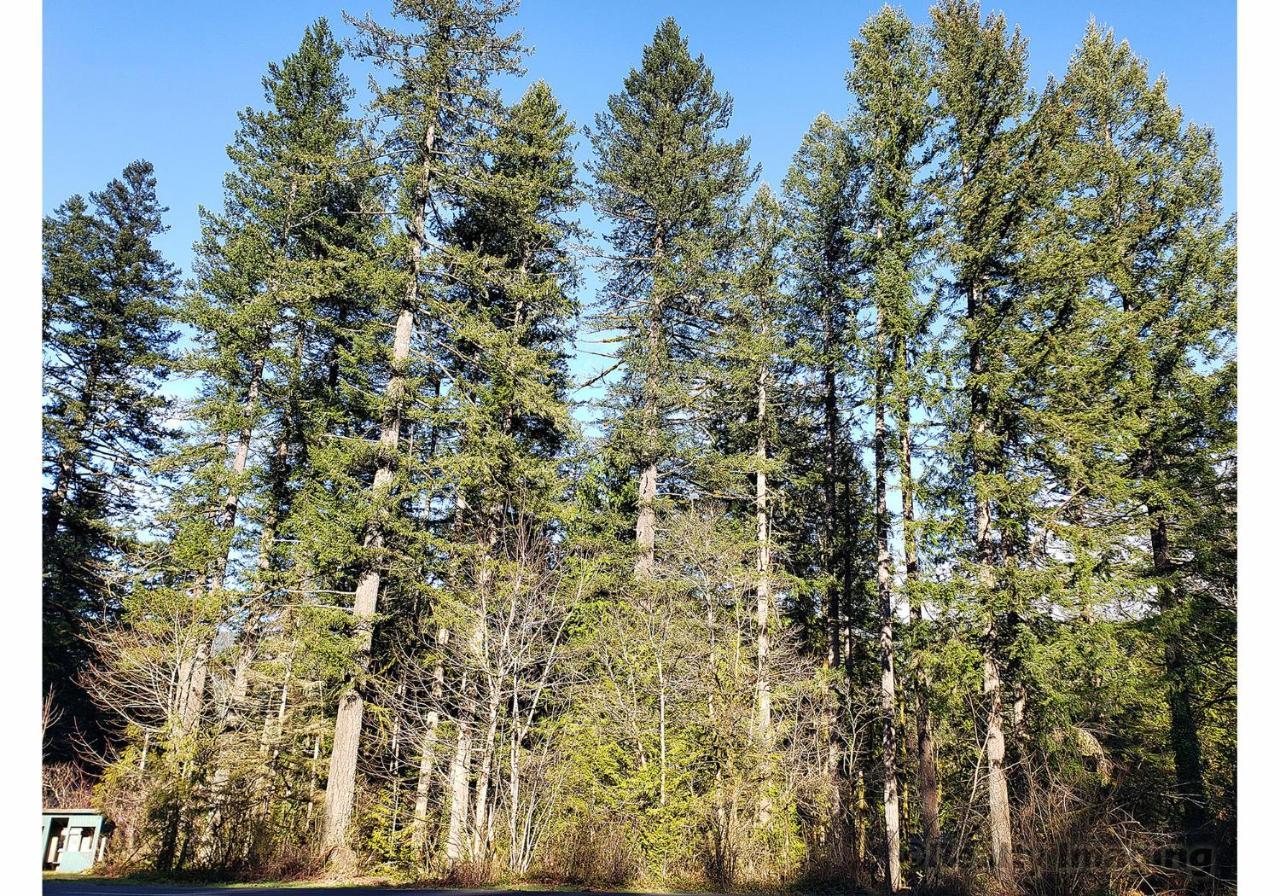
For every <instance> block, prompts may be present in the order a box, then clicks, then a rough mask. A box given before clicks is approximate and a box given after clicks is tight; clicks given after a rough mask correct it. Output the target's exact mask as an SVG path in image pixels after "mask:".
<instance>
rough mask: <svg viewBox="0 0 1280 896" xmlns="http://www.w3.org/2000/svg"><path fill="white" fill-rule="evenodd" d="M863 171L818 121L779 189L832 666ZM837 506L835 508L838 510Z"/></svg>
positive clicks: (844, 563)
mask: <svg viewBox="0 0 1280 896" xmlns="http://www.w3.org/2000/svg"><path fill="white" fill-rule="evenodd" d="M865 177H866V168H865V165H863V164H862V161H861V160H860V159H859V158H858V156H857V151H856V149H855V147H854V146H853V143H852V141H851V140H850V137H849V134H848V132H847V130H846V129H845V128H844V127H843V126H841V125H838V124H837V123H836V122H834V121H832V119H831V118H830V117H829V116H827V115H826V114H823V115H819V116H818V117H817V118H816V119H815V120H814V122H813V124H812V125H810V127H809V130H808V132H807V133H806V134H805V137H804V139H803V141H802V142H801V145H800V148H799V150H798V151H797V152H796V156H795V159H794V161H793V163H792V166H791V168H790V170H789V171H788V173H787V177H786V180H785V181H784V183H783V190H784V192H783V200H784V203H785V206H786V209H787V218H788V230H789V233H790V239H789V243H788V245H789V252H788V255H789V257H788V267H789V276H790V278H791V280H792V281H793V289H794V290H795V292H796V311H797V313H796V315H795V319H794V320H793V321H791V323H790V327H789V329H791V330H793V331H794V332H795V333H796V334H797V336H798V337H799V338H800V339H801V340H802V343H801V344H802V345H804V346H807V347H808V350H809V354H811V355H812V357H811V358H810V359H808V362H807V366H810V367H813V368H815V369H816V371H817V375H818V378H819V381H818V383H817V384H816V387H815V390H814V391H815V393H816V395H815V397H814V399H813V402H814V404H815V405H816V413H817V417H818V422H817V429H818V434H819V438H818V439H817V440H816V441H817V444H816V445H815V454H816V456H815V458H814V459H815V461H816V464H815V466H816V467H817V468H818V469H820V470H821V480H822V481H821V483H820V489H821V496H822V502H823V509H824V513H823V514H822V520H821V522H820V523H819V525H818V540H819V541H820V543H821V544H822V545H823V549H822V556H821V557H818V558H815V560H816V561H817V562H816V564H815V565H816V567H817V569H816V571H817V572H818V574H819V575H820V576H821V577H822V578H824V579H825V591H826V598H825V609H824V614H825V623H824V629H825V639H824V640H825V643H826V653H827V663H828V665H829V666H830V667H832V668H837V667H839V665H840V663H841V659H842V654H843V653H845V652H846V651H845V650H844V648H843V646H842V643H843V640H844V632H843V629H842V625H841V617H842V613H843V614H847V613H848V612H849V608H848V607H847V606H845V608H844V609H843V610H842V604H843V605H847V604H848V603H849V598H850V596H851V594H852V592H853V581H852V578H851V571H852V570H853V569H855V568H857V563H856V558H855V557H854V556H853V553H854V546H853V545H852V544H851V543H850V542H851V531H850V530H851V528H852V527H851V526H850V524H849V520H850V516H851V515H853V514H856V511H855V510H853V509H852V508H850V507H849V506H848V503H847V495H848V491H849V488H848V483H847V482H846V479H847V475H846V473H845V472H844V471H845V470H847V469H848V468H849V466H850V465H856V464H857V463H858V461H857V460H856V459H855V457H854V452H853V450H852V448H851V446H850V445H849V444H848V437H847V433H848V431H849V430H848V426H847V422H848V411H847V410H846V409H845V407H844V405H845V404H846V403H847V402H848V399H849V395H848V392H849V387H848V385H847V383H846V382H845V381H846V379H847V376H848V368H849V362H848V357H849V352H848V347H849V344H850V341H851V339H852V338H853V335H854V333H853V330H852V318H853V314H854V309H853V303H852V299H853V297H854V296H853V294H854V291H855V283H856V277H857V275H858V273H859V272H861V271H862V261H861V259H860V258H859V255H858V253H857V252H856V251H854V247H853V233H854V229H855V227H856V226H857V221H858V217H857V215H858V199H859V197H860V195H861V194H862V189H863V185H864V183H865ZM842 498H843V499H844V500H843V503H842Z"/></svg>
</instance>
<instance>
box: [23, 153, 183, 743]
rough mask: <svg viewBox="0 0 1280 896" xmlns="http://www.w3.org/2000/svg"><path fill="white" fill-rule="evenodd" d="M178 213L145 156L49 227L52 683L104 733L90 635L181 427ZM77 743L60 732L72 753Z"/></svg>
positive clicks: (45, 593) (69, 711)
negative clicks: (167, 236) (174, 380)
mask: <svg viewBox="0 0 1280 896" xmlns="http://www.w3.org/2000/svg"><path fill="white" fill-rule="evenodd" d="M166 211H167V209H166V208H164V207H163V206H161V205H160V203H159V200H158V199H157V198H156V179H155V173H154V169H153V168H152V166H151V163H149V162H145V161H137V162H132V163H130V164H129V165H128V166H127V167H126V168H125V169H124V173H123V175H122V176H121V177H120V178H116V179H114V180H112V181H111V182H110V183H109V184H108V185H107V187H106V189H105V190H103V191H102V192H100V193H91V194H89V201H88V202H85V201H84V200H83V199H82V198H81V197H79V196H73V197H71V198H70V199H68V200H67V201H66V202H64V203H63V204H62V205H60V206H59V207H58V208H57V209H56V210H55V211H54V213H53V214H52V215H50V216H49V217H47V218H45V220H44V226H43V235H44V251H43V264H44V275H43V326H42V334H43V338H44V349H43V355H44V362H43V378H44V402H43V446H44V451H43V465H44V479H45V492H44V511H43V513H44V516H43V521H42V535H43V538H42V548H43V554H44V558H43V568H42V573H43V574H42V599H43V608H44V609H43V624H44V630H43V644H44V680H45V682H46V686H47V687H49V688H51V689H52V691H53V694H54V700H55V702H56V704H57V705H58V707H59V710H60V712H61V717H60V724H59V726H57V727H56V730H57V731H58V732H59V733H62V734H68V735H69V734H70V733H71V732H74V731H77V730H78V731H80V732H82V734H83V735H85V736H87V737H89V738H90V739H91V740H93V741H96V740H97V739H98V737H99V732H98V730H97V724H98V723H97V717H96V713H95V711H94V708H93V705H92V703H91V702H90V701H89V700H88V699H86V697H85V696H84V694H83V691H82V689H81V688H80V686H78V685H77V684H76V683H75V678H76V676H77V674H78V673H79V671H80V670H82V669H83V668H84V666H85V665H86V663H87V662H88V661H89V659H90V651H89V650H88V649H87V646H86V644H85V642H84V640H83V639H84V638H85V636H86V635H87V633H88V629H89V628H91V627H93V626H96V625H102V624H107V623H110V622H112V621H113V620H114V619H115V618H116V617H117V615H118V613H119V611H120V605H119V597H120V593H119V586H118V585H117V584H115V583H113V582H112V578H113V576H112V575H111V567H112V566H114V565H115V564H117V563H118V561H119V560H120V556H121V554H120V552H121V550H122V549H123V548H125V547H127V544H128V541H129V537H130V536H129V534H128V532H129V530H130V529H131V528H133V526H134V524H135V522H136V521H135V520H134V519H133V515H134V512H135V510H137V509H138V506H139V504H140V503H141V500H142V495H141V491H140V490H141V489H143V488H145V485H146V483H145V481H144V476H143V474H144V471H145V469H146V466H147V464H148V463H149V462H150V460H151V459H152V458H153V457H154V456H155V455H156V454H158V453H159V452H160V451H161V450H162V448H163V447H164V445H165V438H166V435H167V434H168V430H167V426H168V423H167V420H166V417H167V412H168V400H167V399H166V398H165V397H164V396H162V394H161V392H160V388H161V386H162V384H163V382H164V379H165V377H166V375H167V372H168V368H169V366H170V364H171V363H172V357H171V346H172V343H173V341H174V338H175V333H174V330H173V327H172V314H173V305H174V294H175V292H176V290H177V285H178V283H177V271H176V270H175V269H174V268H173V266H172V265H170V264H169V263H168V262H166V261H165V260H164V258H163V256H162V255H161V254H160V252H159V250H158V249H157V248H156V247H155V245H154V240H155V238H156V237H157V236H159V235H160V234H162V233H164V232H165V230H167V227H166V226H165V224H164V223H163V215H164V213H165V212H166ZM71 740H72V739H71V738H70V737H56V738H55V740H54V742H55V743H58V744H61V745H64V746H63V747H61V748H59V754H61V753H62V752H64V751H65V745H68V744H70V743H71ZM63 758H70V757H67V756H63Z"/></svg>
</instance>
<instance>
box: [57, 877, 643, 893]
mask: <svg viewBox="0 0 1280 896" xmlns="http://www.w3.org/2000/svg"><path fill="white" fill-rule="evenodd" d="M44 892H45V896H646V894H642V893H605V892H600V891H596V890H593V891H591V892H589V893H588V892H578V893H572V892H564V891H554V892H548V891H545V890H442V889H412V888H401V887H246V886H238V887H234V888H230V889H228V888H226V887H202V886H186V885H183V884H135V883H95V882H92V881H84V882H83V883H82V882H80V881H71V880H47V881H45V882H44Z"/></svg>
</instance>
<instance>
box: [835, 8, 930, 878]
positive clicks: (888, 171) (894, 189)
mask: <svg viewBox="0 0 1280 896" xmlns="http://www.w3.org/2000/svg"><path fill="white" fill-rule="evenodd" d="M860 33H861V40H855V41H854V42H853V46H852V52H853V67H852V69H851V70H850V72H849V75H848V85H849V89H850V91H851V92H852V93H853V97H854V103H855V110H854V114H853V120H852V131H853V135H854V139H855V141H856V144H857V146H858V151H859V154H860V155H861V157H862V158H864V159H865V162H866V165H867V171H868V174H867V179H868V183H867V193H866V199H865V201H866V212H865V219H864V221H863V222H862V226H863V227H864V228H866V229H867V231H869V232H864V233H863V234H862V235H861V245H860V246H859V247H858V249H859V251H860V252H862V253H863V254H864V256H865V257H866V259H867V261H866V264H867V267H868V269H869V270H868V278H869V284H868V289H867V297H868V304H869V305H870V307H871V309H872V311H873V313H874V322H873V327H874V330H873V333H872V336H871V339H870V343H871V345H870V349H869V352H868V357H867V362H866V366H867V367H868V368H869V370H868V373H869V375H870V377H871V379H872V382H873V391H874V395H873V400H872V404H873V417H874V422H873V436H872V452H873V455H874V465H875V507H876V509H875V515H876V523H875V529H876V590H877V596H878V602H879V608H880V624H879V628H880V644H879V648H880V709H881V725H882V741H881V751H882V755H881V759H882V762H883V766H884V768H883V772H884V802H883V808H884V817H885V838H886V845H885V849H886V858H885V868H886V877H885V884H884V885H885V890H886V892H889V893H892V892H895V891H896V890H899V889H901V887H902V872H901V864H900V863H901V840H900V837H901V834H900V817H899V816H900V798H899V787H898V769H897V762H898V709H897V679H896V673H895V668H894V634H893V622H894V617H895V615H896V614H895V612H894V599H893V577H894V574H893V560H892V557H891V554H890V546H889V531H890V527H891V520H890V516H889V510H888V503H887V493H888V474H889V466H890V462H891V458H890V456H889V452H890V448H889V442H888V439H889V432H888V419H887V417H888V413H889V402H890V401H891V400H892V401H894V402H895V403H896V404H897V405H898V406H899V407H905V408H907V414H906V415H902V416H900V419H899V426H900V427H902V425H903V423H909V421H908V419H907V416H909V408H910V393H909V391H908V389H909V388H910V383H909V381H908V378H907V368H906V364H907V357H908V354H909V353H911V352H912V351H913V350H914V349H915V343H916V342H917V334H918V333H919V331H920V330H921V329H922V327H921V320H920V319H921V312H920V310H919V308H918V307H917V304H918V302H917V299H916V295H915V292H916V289H915V281H916V280H917V279H918V278H919V276H920V261H921V251H922V248H923V240H922V237H923V230H924V226H925V225H924V223H923V222H922V214H923V211H924V208H923V204H924V190H923V183H922V181H923V174H922V171H923V169H924V168H925V166H926V165H927V164H928V161H929V160H928V158H927V156H926V154H925V138H926V137H927V135H928V133H929V129H930V126H931V123H932V122H931V119H932V109H931V108H930V105H929V94H930V92H931V89H932V84H931V83H930V71H929V67H930V59H929V50H928V46H927V45H926V43H925V41H924V39H923V38H922V37H921V36H920V35H919V34H918V33H917V32H916V29H915V26H913V25H912V24H911V21H910V20H909V19H908V18H907V17H906V16H905V15H904V14H903V13H901V12H900V11H897V10H892V9H888V8H886V9H885V10H883V11H882V12H880V13H879V14H877V15H876V16H873V17H872V18H871V19H869V20H868V21H867V23H866V24H865V25H863V27H862V30H861V32H860ZM890 390H892V392H893V393H894V395H893V396H892V398H891V397H890ZM899 435H900V436H902V437H905V438H907V439H909V438H910V436H909V434H908V433H907V430H906V429H905V428H901V429H900V433H899ZM902 475H903V477H909V475H910V473H909V470H905V469H904V470H902ZM905 493H906V492H905V491H904V494H905Z"/></svg>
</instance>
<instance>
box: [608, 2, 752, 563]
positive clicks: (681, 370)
mask: <svg viewBox="0 0 1280 896" xmlns="http://www.w3.org/2000/svg"><path fill="white" fill-rule="evenodd" d="M732 112H733V102H732V100H731V99H730V98H729V97H728V96H727V95H726V94H721V93H717V92H716V90H715V82H714V78H713V76H712V74H711V70H710V68H709V67H708V66H707V64H706V62H705V61H704V60H703V58H702V57H701V56H699V57H698V58H696V59H695V58H693V57H692V56H690V55H689V47H688V41H687V40H686V39H685V37H684V36H683V35H682V34H681V33H680V28H679V26H678V25H676V22H675V20H674V19H666V20H664V21H663V22H662V24H661V25H659V26H658V29H657V31H655V32H654V36H653V40H652V41H651V42H650V44H649V45H648V46H647V47H645V50H644V59H643V61H642V63H641V65H640V67H639V68H638V69H633V70H632V71H631V72H630V73H629V74H628V75H627V77H626V80H625V81H624V82H623V90H622V92H621V93H616V94H614V95H612V96H611V97H610V98H609V102H608V109H607V111H605V112H602V113H600V114H599V115H597V116H596V122H595V127H594V128H593V129H592V130H591V131H590V132H589V135H590V138H591V142H592V145H593V147H594V148H595V152H596V160H595V161H594V162H593V163H592V164H591V166H590V171H591V173H592V175H593V176H594V179H595V183H594V186H593V191H592V200H593V202H594V204H595V207H596V211H597V212H598V213H599V214H600V215H601V216H602V217H603V218H604V219H605V220H606V221H607V222H609V224H610V225H611V230H610V232H609V234H608V241H609V245H610V246H611V247H612V250H613V255H612V257H611V258H610V260H609V268H610V273H611V276H610V279H609V281H608V285H607V287H606V290H605V294H604V296H603V298H602V301H601V307H602V311H601V315H600V320H601V322H602V323H603V325H604V326H605V327H608V328H610V329H616V330H619V331H620V332H621V340H622V347H621V350H620V352H619V355H618V359H619V361H620V363H621V365H622V376H621V378H620V380H619V381H618V382H617V384H616V385H615V386H614V387H613V389H612V397H611V403H612V406H613V408H614V411H615V414H616V419H615V420H614V421H613V423H612V424H611V450H613V451H616V452H618V453H620V454H622V455H625V456H626V457H627V465H628V466H630V467H632V468H633V469H635V470H636V471H637V474H638V485H637V491H636V514H635V520H636V522H635V537H636V559H635V572H636V574H637V576H639V577H640V578H642V579H645V578H652V576H653V573H654V564H655V562H656V561H655V556H656V553H655V552H656V548H655V545H656V537H657V529H658V512H659V486H660V483H661V481H662V479H663V478H664V477H672V478H674V477H679V476H680V475H681V474H682V472H683V473H685V475H687V467H685V465H687V464H688V462H689V459H688V458H686V459H685V464H681V462H680V461H681V457H680V455H681V452H682V451H683V450H686V449H688V448H689V442H688V433H687V432H686V433H683V434H682V433H681V432H680V431H679V430H680V428H681V427H680V426H679V422H680V418H681V417H682V415H686V414H687V413H688V409H689V408H688V392H689V390H690V389H691V388H692V387H693V386H694V385H695V383H694V381H693V374H694V371H695V370H696V367H697V365H696V362H697V361H698V360H699V359H700V358H701V357H702V355H703V353H704V352H705V347H706V342H707V329H708V326H709V322H710V320H711V319H712V311H713V306H714V303H716V302H717V301H718V300H719V296H720V294H721V293H722V292H723V290H724V288H725V285H726V281H727V277H726V271H727V266H728V263H729V260H730V255H731V252H732V250H733V248H734V239H735V233H736V231H735V229H734V226H733V223H734V217H735V213H736V208H737V206H738V204H739V202H740V200H741V198H742V196H743V194H744V192H745V191H746V190H747V188H748V187H749V186H750V184H751V182H752V180H753V178H754V177H755V173H754V170H753V169H752V168H751V167H750V166H749V164H748V161H747V147H748V142H747V140H746V139H745V138H743V139H738V140H734V141H727V140H724V139H723V138H721V137H720V136H719V132H721V131H723V130H724V128H726V127H727V126H728V124H729V118H730V116H731V115H732ZM682 436H683V437H682ZM682 467H685V469H682Z"/></svg>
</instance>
